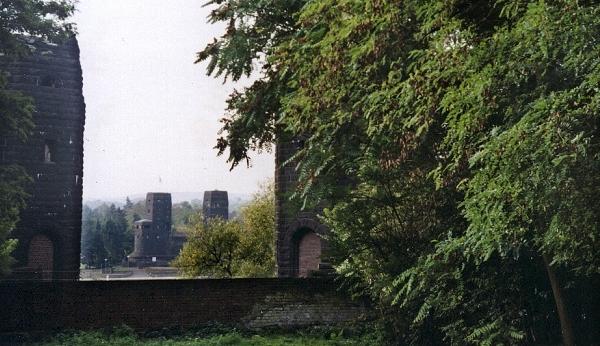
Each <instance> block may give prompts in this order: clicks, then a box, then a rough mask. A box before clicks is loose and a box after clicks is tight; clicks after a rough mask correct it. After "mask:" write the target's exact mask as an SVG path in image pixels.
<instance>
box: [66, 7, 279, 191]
mask: <svg viewBox="0 0 600 346" xmlns="http://www.w3.org/2000/svg"><path fill="white" fill-rule="evenodd" d="M205 2H206V0H168V1H165V0H80V1H79V3H78V6H77V8H78V11H77V14H76V15H75V18H74V21H75V22H76V23H77V30H78V32H79V35H78V40H79V46H80V49H81V64H82V68H83V93H84V97H85V103H86V125H85V134H84V139H85V142H84V184H83V194H84V199H94V198H108V197H120V196H126V195H132V194H139V193H146V192H148V191H164V192H182V191H204V190H208V189H220V190H228V191H231V192H238V193H251V192H254V191H256V190H257V188H258V184H259V183H261V182H264V181H265V180H267V179H268V178H270V177H272V176H273V169H274V161H273V155H272V154H264V155H261V156H256V157H255V158H254V161H253V166H252V167H251V168H249V169H246V168H245V166H244V167H238V168H236V169H235V170H234V171H232V172H230V171H229V165H228V164H227V163H226V162H225V157H217V156H216V153H217V152H216V150H214V149H212V148H213V147H214V145H215V143H216V138H217V131H218V129H219V128H220V123H219V121H218V120H219V119H220V118H221V117H222V115H223V110H224V108H225V99H226V98H227V95H229V93H230V92H231V91H232V90H233V88H234V87H236V88H238V89H239V88H241V85H231V84H227V85H223V84H222V80H221V79H214V78H212V77H208V76H206V73H205V67H206V64H205V63H204V64H196V65H194V64H193V62H194V60H195V53H196V52H197V51H199V50H201V48H203V47H204V45H205V44H206V43H207V42H209V41H212V38H213V37H216V36H220V35H221V34H222V33H223V27H222V26H220V25H219V26H217V25H211V24H208V23H207V15H208V12H209V11H210V8H206V7H202V5H203V4H204V3H205Z"/></svg>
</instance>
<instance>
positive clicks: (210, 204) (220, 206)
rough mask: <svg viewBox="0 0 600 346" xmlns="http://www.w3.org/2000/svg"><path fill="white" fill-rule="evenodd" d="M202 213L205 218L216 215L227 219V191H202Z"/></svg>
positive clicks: (211, 217)
mask: <svg viewBox="0 0 600 346" xmlns="http://www.w3.org/2000/svg"><path fill="white" fill-rule="evenodd" d="M202 214H203V215H204V219H205V220H208V219H213V218H216V217H219V218H221V219H223V220H227V219H229V198H228V196H227V191H219V190H213V191H204V200H203V202H202Z"/></svg>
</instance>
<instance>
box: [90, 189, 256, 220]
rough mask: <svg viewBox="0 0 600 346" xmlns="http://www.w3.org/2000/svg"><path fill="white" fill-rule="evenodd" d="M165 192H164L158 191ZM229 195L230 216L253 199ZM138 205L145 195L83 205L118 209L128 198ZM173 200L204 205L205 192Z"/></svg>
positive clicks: (176, 195)
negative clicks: (103, 205)
mask: <svg viewBox="0 0 600 346" xmlns="http://www.w3.org/2000/svg"><path fill="white" fill-rule="evenodd" d="M157 192H163V191H157ZM228 195H229V214H230V215H235V214H236V213H237V211H238V210H239V208H240V207H241V206H242V205H243V204H244V203H246V202H248V201H250V200H251V199H252V195H250V194H241V193H235V192H228ZM127 197H129V199H130V200H131V201H132V202H133V203H136V202H138V201H143V200H144V199H145V198H146V194H145V193H137V194H133V195H130V196H122V197H114V198H106V199H89V200H88V199H84V200H83V205H85V206H88V207H89V208H91V209H95V208H97V207H99V206H101V205H102V204H107V205H110V204H114V205H115V206H117V207H122V206H123V205H125V200H126V198H127ZM171 198H172V201H173V203H181V202H186V201H187V202H190V204H192V205H198V206H199V205H202V199H203V198H204V192H171Z"/></svg>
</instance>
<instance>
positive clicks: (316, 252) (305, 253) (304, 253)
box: [298, 230, 321, 277]
mask: <svg viewBox="0 0 600 346" xmlns="http://www.w3.org/2000/svg"><path fill="white" fill-rule="evenodd" d="M302 233H303V234H302V236H301V237H300V239H299V240H298V277H307V276H309V274H310V272H312V271H317V270H319V264H320V263H321V237H319V236H318V235H317V233H315V232H314V231H312V230H304V231H303V232H302Z"/></svg>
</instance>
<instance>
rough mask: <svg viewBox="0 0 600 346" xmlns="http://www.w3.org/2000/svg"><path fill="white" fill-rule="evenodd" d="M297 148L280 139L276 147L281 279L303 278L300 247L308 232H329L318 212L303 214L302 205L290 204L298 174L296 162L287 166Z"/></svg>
mask: <svg viewBox="0 0 600 346" xmlns="http://www.w3.org/2000/svg"><path fill="white" fill-rule="evenodd" d="M296 146H297V143H294V141H291V140H279V141H278V142H277V145H276V148H275V203H276V205H275V222H276V225H277V238H276V256H277V275H278V276H279V277H298V276H299V275H300V259H299V244H300V241H301V239H302V237H303V236H304V235H306V234H307V232H309V231H312V232H315V233H316V234H321V235H322V234H325V233H326V232H327V228H326V227H325V226H324V225H322V224H321V223H320V222H319V221H318V219H317V217H316V212H315V211H300V209H299V206H296V205H294V203H292V202H291V201H289V197H290V195H291V194H292V193H293V192H294V189H295V186H296V183H297V181H298V174H297V172H296V171H295V168H294V164H293V163H288V164H286V165H284V163H285V162H287V160H288V159H289V158H290V157H292V156H293V155H294V153H295V152H296V150H297V149H296ZM319 239H320V240H321V242H320V243H321V252H320V253H321V254H324V253H325V252H326V248H327V244H326V242H325V241H324V240H323V239H322V238H319ZM321 262H325V261H324V258H321Z"/></svg>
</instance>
